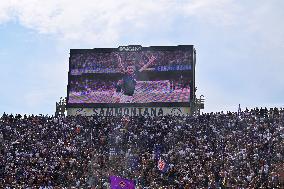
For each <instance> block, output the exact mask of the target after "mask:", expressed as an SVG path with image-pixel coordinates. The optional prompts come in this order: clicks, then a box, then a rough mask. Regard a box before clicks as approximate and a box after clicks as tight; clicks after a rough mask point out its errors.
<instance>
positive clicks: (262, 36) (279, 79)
mask: <svg viewBox="0 0 284 189" xmlns="http://www.w3.org/2000/svg"><path fill="white" fill-rule="evenodd" d="M282 9H283V1H281V0H279V1H277V0H274V1H273V0H271V1H264V0H257V1H249V2H248V1H242V2H240V1H236V0H214V1H213V0H188V1H187V0H181V1H178V0H177V1H167V0H155V1H152V0H143V1H142V0H132V1H130V0H112V1H111V0H104V1H102V0H97V1H95V0H80V1H71V0H48V1H42V0H2V1H0V24H1V23H5V22H8V21H10V20H17V22H18V23H19V24H21V25H22V26H24V27H26V28H29V29H31V30H33V31H36V32H38V33H40V34H43V35H52V36H55V38H56V39H57V40H58V41H59V43H58V44H57V47H55V48H58V51H60V52H62V51H63V50H62V49H64V52H62V54H64V53H65V56H64V60H63V61H65V64H64V65H63V64H59V63H57V64H58V65H57V64H55V63H54V64H53V66H58V68H57V69H56V73H53V72H54V69H48V68H49V66H50V64H48V63H46V64H41V65H40V66H39V67H38V68H37V69H38V73H43V75H41V76H39V77H38V78H39V79H42V80H44V81H45V82H47V83H51V84H52V83H53V84H55V85H54V86H56V87H58V89H59V88H60V87H61V86H62V85H63V84H62V85H61V84H60V85H58V84H57V81H58V80H60V79H62V76H63V77H66V76H67V74H66V72H67V71H66V67H65V65H67V62H66V61H68V57H67V56H68V48H86V47H88V48H94V47H100V46H102V47H115V46H119V45H127V44H131V43H135V44H141V45H145V44H146V45H172V44H175V45H176V43H177V42H179V43H180V44H190V43H194V42H195V44H194V45H197V46H198V45H199V49H202V50H203V51H199V49H197V52H198V64H197V65H198V67H199V69H200V68H202V70H200V71H199V72H198V74H199V75H198V76H197V77H200V78H202V80H201V79H199V80H198V82H199V83H200V85H199V87H200V88H203V90H200V91H201V92H202V94H205V95H206V98H207V99H208V104H207V105H206V107H209V108H208V109H209V110H210V111H211V110H215V111H217V109H218V108H220V107H221V106H222V107H224V108H225V107H232V108H234V107H235V104H234V102H236V101H241V102H242V101H243V102H244V100H242V99H241V98H247V99H248V100H247V101H249V100H252V101H253V100H255V99H253V98H254V97H253V95H254V94H249V92H251V93H253V92H255V91H256V92H259V94H260V92H261V89H258V88H261V87H258V88H257V87H255V86H258V85H259V86H262V85H263V83H262V82H259V81H258V78H261V77H262V76H263V75H264V74H265V77H266V78H270V79H271V80H273V83H274V84H275V85H273V84H271V85H268V84H267V83H268V82H269V80H268V79H267V80H265V83H266V85H265V86H266V87H267V88H269V90H266V93H265V95H267V98H269V97H268V96H269V95H270V94H269V93H270V90H271V93H273V92H277V91H279V90H276V89H273V88H275V86H276V85H278V86H279V88H281V87H282V88H283V87H284V84H283V83H284V82H283V76H282V72H281V71H282V70H283V69H282V68H283V60H284V57H283V53H282V51H283V48H284V41H283V40H284V25H283V24H281V23H282V18H283V16H284V12H283V11H282ZM177 28H179V29H180V30H182V32H181V31H177ZM194 30H197V31H195V33H194V32H193V31H194ZM194 34H195V36H193V35H194ZM179 35H182V36H179ZM213 38H214V39H213ZM191 40H193V41H191ZM123 43H126V44H123ZM149 43H151V44H149ZM201 45H202V47H201ZM207 46H209V47H207ZM214 48H215V49H214ZM210 49H211V50H210ZM218 51H222V52H219V53H218ZM214 53H215V54H214ZM0 54H1V53H0ZM262 59H264V60H262ZM51 61H53V59H52V58H51ZM56 62H57V61H56ZM202 64H203V66H201V65H202ZM239 66H240V67H242V68H243V70H242V71H239V73H237V71H235V70H238V67H239ZM206 67H207V68H206ZM208 67H209V68H210V69H212V71H211V70H210V71H208ZM219 68H220V69H221V68H222V69H223V70H220V69H219ZM33 69H34V68H33ZM206 69H207V70H206ZM230 69H231V70H230ZM214 71H216V72H214ZM222 72H223V73H222ZM214 73H217V74H219V75H223V76H224V77H227V78H226V79H223V78H222V79H220V78H214V76H213V74H214ZM224 73H231V78H229V77H228V75H229V74H228V75H226V74H224ZM209 74H211V75H209ZM245 74H246V75H245ZM50 76H53V77H50ZM201 76H202V77H201ZM249 77H252V79H249V80H248V81H246V79H245V78H249ZM64 80H65V81H66V78H64ZM221 80H222V81H221ZM225 80H228V82H236V80H240V82H242V83H243V86H242V89H240V90H247V91H249V92H247V93H246V94H242V93H241V92H240V93H238V94H235V96H234V95H232V96H230V95H231V94H230V89H228V86H226V84H224V83H225V82H226V81H225ZM210 81H211V82H210ZM216 81H220V83H218V86H216V85H215V83H214V82H216ZM62 83H63V82H62ZM232 85H233V84H232ZM59 86H60V87H59ZM52 87H53V85H50V86H48V87H47V88H44V89H42V91H46V92H48V91H49V90H52V89H51V88H52ZM63 87H65V86H63ZM233 87H234V86H233ZM258 90H259V91H258ZM31 91H33V90H31ZM43 93H45V92H43ZM49 95H55V93H53V94H49ZM240 95H243V96H241V97H240ZM262 95H263V94H262ZM40 96H41V94H39V92H38V91H37V90H35V91H33V92H31V94H27V95H26V98H27V99H38V101H37V103H35V104H34V106H37V104H39V103H38V102H40V101H44V99H45V97H44V98H43V97H40ZM43 96H44V95H43ZM270 98H272V97H270ZM241 102H240V103H241ZM253 102H256V101H253ZM267 103H269V102H267ZM221 104H224V106H223V105H221ZM237 105H238V103H237V104H236V107H237ZM216 107H218V108H216Z"/></svg>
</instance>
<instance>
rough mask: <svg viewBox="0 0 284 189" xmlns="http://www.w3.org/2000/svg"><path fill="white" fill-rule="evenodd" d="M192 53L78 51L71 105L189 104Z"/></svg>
mask: <svg viewBox="0 0 284 189" xmlns="http://www.w3.org/2000/svg"><path fill="white" fill-rule="evenodd" d="M191 69H192V51H191V50H186V49H171V50H153V49H151V50H149V49H147V48H146V49H145V50H141V51H135V52H131V51H130V52H129V51H118V50H117V51H112V52H100V51H97V50H94V51H91V50H90V51H76V52H74V53H71V54H70V65H69V84H68V104H86V103H87V104H88V103H100V104H101V103H107V104H113V103H155V102H189V100H190V91H191V88H190V86H191V80H190V78H191V77H190V74H191Z"/></svg>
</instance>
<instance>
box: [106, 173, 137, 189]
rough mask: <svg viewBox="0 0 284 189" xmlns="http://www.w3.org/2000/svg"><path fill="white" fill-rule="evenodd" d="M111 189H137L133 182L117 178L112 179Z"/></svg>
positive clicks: (112, 177)
mask: <svg viewBox="0 0 284 189" xmlns="http://www.w3.org/2000/svg"><path fill="white" fill-rule="evenodd" d="M110 185H111V189H135V184H134V181H133V180H128V179H124V178H121V177H117V176H111V177H110Z"/></svg>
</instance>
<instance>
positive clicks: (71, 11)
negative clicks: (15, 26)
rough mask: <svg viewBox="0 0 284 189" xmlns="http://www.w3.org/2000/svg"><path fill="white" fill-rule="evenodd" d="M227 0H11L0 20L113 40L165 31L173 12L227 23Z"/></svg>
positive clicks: (2, 6) (0, 6)
mask: <svg viewBox="0 0 284 189" xmlns="http://www.w3.org/2000/svg"><path fill="white" fill-rule="evenodd" d="M230 3H231V0H218V1H210V0H193V1H163V0H157V1H150V0H144V1H139V0H134V1H128V0H120V1H116V0H112V1H111V0H108V1H94V0H81V1H80V3H78V1H70V0H49V1H39V0H12V1H4V2H3V1H1V2H0V22H5V21H8V20H10V19H11V18H16V19H18V20H19V22H20V23H21V24H22V25H24V26H25V27H28V28H31V29H33V30H36V31H38V32H40V33H44V34H56V35H58V36H59V37H60V38H63V39H65V40H82V41H86V42H91V43H94V42H96V43H106V44H109V43H113V42H115V41H117V40H119V39H120V37H122V36H124V35H125V34H128V32H130V34H132V35H133V34H135V33H137V32H139V31H140V32H145V31H152V30H161V31H162V30H167V29H169V28H171V27H172V26H173V25H174V24H177V23H172V20H173V19H174V18H175V16H176V15H181V16H185V17H187V16H196V17H198V18H200V19H202V20H204V21H210V22H211V21H214V22H215V23H216V22H223V23H226V24H228V22H229V21H230V18H231V17H232V16H231V15H232V13H231V11H232V9H231V8H230V9H228V5H229V4H230ZM228 19H229V20H228Z"/></svg>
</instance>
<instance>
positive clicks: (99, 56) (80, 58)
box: [70, 51, 191, 75]
mask: <svg viewBox="0 0 284 189" xmlns="http://www.w3.org/2000/svg"><path fill="white" fill-rule="evenodd" d="M119 55H120V56H121V58H122V60H123V63H124V64H125V66H126V65H129V64H130V65H133V64H134V63H135V64H136V65H137V66H138V65H139V66H140V67H141V66H143V65H144V64H145V63H146V62H147V61H148V59H149V58H148V57H150V56H152V55H153V56H155V57H156V62H155V66H168V65H179V64H189V63H190V61H191V54H190V52H187V51H154V52H151V51H142V52H131V53H129V52H123V53H121V52H120V53H119ZM70 70H71V74H74V73H85V72H86V73H88V72H89V71H91V70H93V71H96V72H98V73H113V72H114V73H115V72H119V69H118V59H117V52H111V53H110V52H108V53H92V52H88V53H84V54H73V55H71V57H70ZM75 75H76V74H75Z"/></svg>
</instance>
